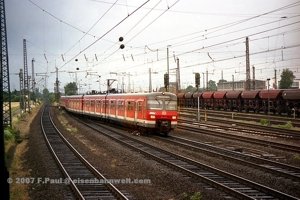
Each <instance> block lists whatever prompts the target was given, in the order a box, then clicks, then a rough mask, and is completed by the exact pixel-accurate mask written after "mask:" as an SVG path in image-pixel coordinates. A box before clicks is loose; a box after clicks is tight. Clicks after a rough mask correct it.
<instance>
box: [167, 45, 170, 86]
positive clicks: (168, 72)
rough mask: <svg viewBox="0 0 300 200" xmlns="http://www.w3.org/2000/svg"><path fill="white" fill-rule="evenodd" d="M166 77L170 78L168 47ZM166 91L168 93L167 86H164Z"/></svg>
mask: <svg viewBox="0 0 300 200" xmlns="http://www.w3.org/2000/svg"><path fill="white" fill-rule="evenodd" d="M167 76H168V80H169V77H170V63H169V45H168V46H167ZM166 91H167V92H168V91H169V85H167V86H166Z"/></svg>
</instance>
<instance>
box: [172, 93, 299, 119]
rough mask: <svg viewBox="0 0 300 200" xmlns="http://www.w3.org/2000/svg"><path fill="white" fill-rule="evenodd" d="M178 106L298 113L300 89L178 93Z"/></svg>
mask: <svg viewBox="0 0 300 200" xmlns="http://www.w3.org/2000/svg"><path fill="white" fill-rule="evenodd" d="M177 97H178V105H179V106H180V107H198V99H199V107H200V108H202V109H217V110H230V111H238V112H242V111H244V112H249V111H251V112H255V113H259V112H263V113H265V114H267V113H268V110H269V111H270V112H272V113H273V114H278V115H281V114H287V115H291V114H294V115H297V116H298V117H299V115H300V89H287V90H253V91H215V92H208V91H206V92H194V93H191V92H186V93H179V94H178V95H177Z"/></svg>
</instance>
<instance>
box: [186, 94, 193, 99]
mask: <svg viewBox="0 0 300 200" xmlns="http://www.w3.org/2000/svg"><path fill="white" fill-rule="evenodd" d="M192 96H193V93H192V92H187V93H185V94H184V98H185V99H190V98H192Z"/></svg>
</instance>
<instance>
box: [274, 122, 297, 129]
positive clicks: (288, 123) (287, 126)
mask: <svg viewBox="0 0 300 200" xmlns="http://www.w3.org/2000/svg"><path fill="white" fill-rule="evenodd" d="M275 127H276V128H283V129H292V128H294V126H293V124H292V122H291V121H288V122H287V123H285V124H282V125H276V126H275Z"/></svg>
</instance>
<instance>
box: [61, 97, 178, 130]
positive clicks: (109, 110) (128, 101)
mask: <svg viewBox="0 0 300 200" xmlns="http://www.w3.org/2000/svg"><path fill="white" fill-rule="evenodd" d="M60 106H61V107H64V108H65V109H66V110H67V111H70V112H73V113H77V114H82V115H87V116H92V117H96V118H102V119H106V120H111V121H113V122H117V123H122V124H126V125H133V126H135V127H136V128H137V129H139V131H141V132H143V133H148V132H159V133H163V134H165V135H168V133H169V132H170V131H171V130H173V129H174V128H175V127H176V126H177V119H178V112H177V96H176V95H175V94H172V93H168V92H154V93H128V94H123V93H122V94H104V95H75V96H62V97H61V98H60Z"/></svg>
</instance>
